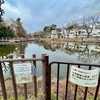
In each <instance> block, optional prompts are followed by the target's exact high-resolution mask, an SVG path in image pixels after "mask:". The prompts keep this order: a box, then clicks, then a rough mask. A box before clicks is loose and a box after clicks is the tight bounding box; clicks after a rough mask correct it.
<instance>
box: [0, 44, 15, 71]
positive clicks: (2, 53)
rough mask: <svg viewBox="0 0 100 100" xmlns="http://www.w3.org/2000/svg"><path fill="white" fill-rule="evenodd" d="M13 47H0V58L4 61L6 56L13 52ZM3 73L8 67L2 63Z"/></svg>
mask: <svg viewBox="0 0 100 100" xmlns="http://www.w3.org/2000/svg"><path fill="white" fill-rule="evenodd" d="M15 48H16V46H15V45H0V58H1V59H5V58H7V56H8V55H9V54H11V53H13V52H14V51H15ZM2 67H3V71H5V72H6V71H7V70H8V69H9V65H8V64H7V63H2Z"/></svg>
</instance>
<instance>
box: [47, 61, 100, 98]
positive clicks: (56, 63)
mask: <svg viewBox="0 0 100 100" xmlns="http://www.w3.org/2000/svg"><path fill="white" fill-rule="evenodd" d="M53 64H54V65H57V84H56V86H57V88H56V100H59V80H60V79H59V77H60V76H59V75H60V68H63V67H64V66H60V65H62V64H63V65H66V67H67V70H66V72H67V73H66V85H65V87H66V88H65V93H64V94H65V95H64V98H63V99H61V100H76V98H77V95H78V92H77V90H78V85H76V84H74V85H75V90H73V91H74V96H73V98H72V99H69V98H68V92H69V91H68V85H69V72H70V65H75V66H76V65H77V67H78V68H80V67H81V66H87V67H88V70H91V69H92V67H98V68H100V65H99V64H85V63H70V62H51V63H50V64H49V65H48V67H47V68H46V69H47V70H46V72H47V73H46V77H47V79H48V78H49V80H47V84H46V86H47V88H46V89H47V94H46V95H47V97H46V100H51V68H52V65H53ZM53 67H54V66H53ZM99 86H100V74H99V80H98V85H97V87H96V90H95V94H94V99H93V100H97V97H98V91H99V88H100V87H99ZM73 91H72V92H73ZM92 91H94V90H92ZM87 93H88V87H85V88H84V96H83V98H82V99H81V100H87V99H86V98H87V95H88V94H87Z"/></svg>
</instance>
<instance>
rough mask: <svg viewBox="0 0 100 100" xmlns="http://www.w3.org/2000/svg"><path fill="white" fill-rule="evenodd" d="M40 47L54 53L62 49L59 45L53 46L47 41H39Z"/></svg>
mask: <svg viewBox="0 0 100 100" xmlns="http://www.w3.org/2000/svg"><path fill="white" fill-rule="evenodd" d="M36 43H37V44H38V45H39V46H43V47H44V49H46V50H51V51H52V52H54V51H56V50H57V49H60V48H61V47H60V46H59V45H55V44H51V43H50V42H47V41H42V40H41V41H37V42H36Z"/></svg>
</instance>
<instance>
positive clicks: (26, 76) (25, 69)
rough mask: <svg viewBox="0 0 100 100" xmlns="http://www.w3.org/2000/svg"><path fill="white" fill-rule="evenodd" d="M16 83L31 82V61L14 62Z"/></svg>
mask: <svg viewBox="0 0 100 100" xmlns="http://www.w3.org/2000/svg"><path fill="white" fill-rule="evenodd" d="M13 66H14V74H15V80H16V84H22V83H28V82H32V71H31V63H21V64H14V65H13Z"/></svg>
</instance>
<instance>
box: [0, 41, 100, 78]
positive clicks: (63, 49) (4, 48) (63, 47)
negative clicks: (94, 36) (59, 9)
mask: <svg viewBox="0 0 100 100" xmlns="http://www.w3.org/2000/svg"><path fill="white" fill-rule="evenodd" d="M43 53H47V55H49V62H51V61H64V62H66V61H67V62H85V63H96V64H97V63H100V45H99V44H85V43H74V42H65V43H60V44H55V43H51V42H46V41H40V42H39V41H38V42H35V43H34V42H31V43H24V44H17V45H0V56H1V58H2V57H6V56H8V55H9V54H13V56H14V58H18V57H20V55H21V54H25V57H26V58H30V57H32V54H36V57H37V58H41V54H43ZM41 66H42V65H41V62H37V76H41V74H42V69H41ZM66 70H67V68H66V66H64V65H63V66H61V68H60V78H64V77H65V76H66ZM56 72H57V68H56V65H54V66H53V67H52V74H55V75H56ZM8 76H9V71H7V72H6V74H5V77H8Z"/></svg>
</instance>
